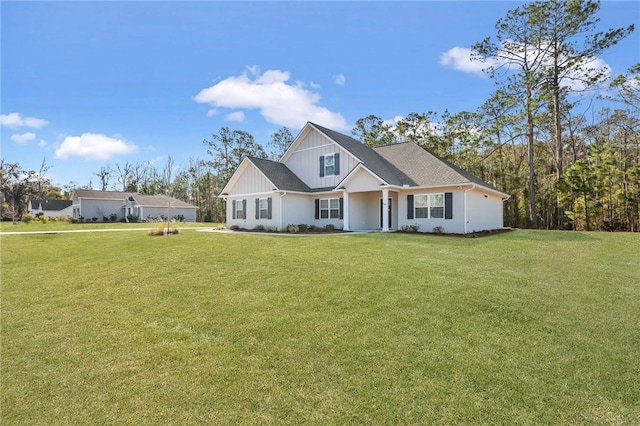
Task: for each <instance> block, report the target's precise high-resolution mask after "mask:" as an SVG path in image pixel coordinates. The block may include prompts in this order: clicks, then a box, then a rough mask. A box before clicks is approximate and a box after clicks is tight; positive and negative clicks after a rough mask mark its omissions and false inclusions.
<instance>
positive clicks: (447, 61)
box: [439, 46, 494, 76]
mask: <svg viewBox="0 0 640 426" xmlns="http://www.w3.org/2000/svg"><path fill="white" fill-rule="evenodd" d="M439 62H440V65H444V66H446V67H451V68H453V69H455V70H458V71H462V72H467V73H470V74H475V75H479V76H486V74H485V73H484V72H483V71H482V70H483V69H484V68H488V67H489V66H491V65H492V64H493V63H494V62H493V61H490V62H489V63H487V62H483V61H472V60H471V49H469V48H467V47H457V46H456V47H452V48H451V49H449V50H447V51H446V52H444V53H443V54H441V55H440V61H439Z"/></svg>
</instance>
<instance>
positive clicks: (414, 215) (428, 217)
mask: <svg viewBox="0 0 640 426" xmlns="http://www.w3.org/2000/svg"><path fill="white" fill-rule="evenodd" d="M436 195H441V196H442V217H431V198H432V197H435V196H436ZM417 197H427V206H426V209H427V217H418V214H417V211H416V210H417V209H418V208H421V209H424V208H425V207H418V202H417V199H416V198H417ZM434 207H436V206H434ZM444 209H445V201H444V192H430V193H426V194H414V195H413V218H414V219H415V220H442V219H444V217H445V212H444Z"/></svg>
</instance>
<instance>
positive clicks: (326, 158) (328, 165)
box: [320, 152, 340, 177]
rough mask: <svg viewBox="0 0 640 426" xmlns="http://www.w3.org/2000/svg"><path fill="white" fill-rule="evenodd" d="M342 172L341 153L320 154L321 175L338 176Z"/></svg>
mask: <svg viewBox="0 0 640 426" xmlns="http://www.w3.org/2000/svg"><path fill="white" fill-rule="evenodd" d="M339 174H340V154H339V153H337V152H336V153H334V154H327V155H321V156H320V177H324V176H338V175H339Z"/></svg>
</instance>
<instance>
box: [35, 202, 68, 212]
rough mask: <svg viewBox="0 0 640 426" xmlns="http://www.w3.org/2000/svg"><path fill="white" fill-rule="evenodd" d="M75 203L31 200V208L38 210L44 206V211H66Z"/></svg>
mask: <svg viewBox="0 0 640 426" xmlns="http://www.w3.org/2000/svg"><path fill="white" fill-rule="evenodd" d="M72 203H73V201H71V200H31V208H32V209H33V210H37V209H38V208H40V205H42V210H55V211H60V210H64V209H66V208H67V207H70V206H71V204H72Z"/></svg>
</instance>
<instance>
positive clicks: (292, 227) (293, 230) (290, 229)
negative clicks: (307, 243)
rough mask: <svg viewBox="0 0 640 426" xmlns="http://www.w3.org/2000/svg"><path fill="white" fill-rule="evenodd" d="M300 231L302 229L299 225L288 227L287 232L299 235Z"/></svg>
mask: <svg viewBox="0 0 640 426" xmlns="http://www.w3.org/2000/svg"><path fill="white" fill-rule="evenodd" d="M299 230H300V228H298V225H288V226H287V232H290V233H292V234H295V233H297V232H298V231H299Z"/></svg>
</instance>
